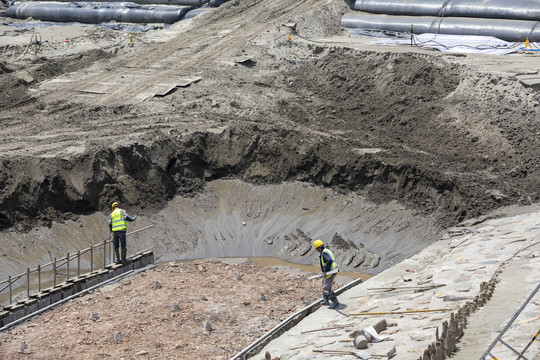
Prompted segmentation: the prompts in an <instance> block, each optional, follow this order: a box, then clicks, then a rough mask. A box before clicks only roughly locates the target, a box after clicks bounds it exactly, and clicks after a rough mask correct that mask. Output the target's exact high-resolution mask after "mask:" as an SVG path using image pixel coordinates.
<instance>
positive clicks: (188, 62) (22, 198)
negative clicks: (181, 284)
mask: <svg viewBox="0 0 540 360" xmlns="http://www.w3.org/2000/svg"><path fill="white" fill-rule="evenodd" d="M346 11H348V8H347V5H346V3H345V2H343V1H341V0H309V1H307V0H303V1H294V2H291V1H286V0H275V1H260V0H242V1H236V0H235V1H231V2H230V3H229V4H228V5H225V6H224V7H223V9H220V12H219V13H217V12H216V13H213V14H208V15H207V16H205V17H202V18H201V19H197V20H194V21H193V23H192V24H190V25H189V26H186V27H182V26H179V27H176V28H175V27H174V26H172V27H170V28H168V29H161V30H156V31H155V32H152V33H151V34H150V33H149V34H147V35H143V34H141V35H140V38H138V39H137V41H136V45H135V46H133V47H128V46H124V45H122V42H124V43H125V39H123V38H122V36H121V35H118V33H114V32H111V31H107V30H104V29H87V30H81V29H79V30H80V31H81V32H84V35H76V36H75V35H73V37H71V38H69V42H68V43H66V42H64V41H62V40H60V41H57V39H52V36H51V40H50V41H49V40H48V37H47V39H45V38H44V41H43V46H42V48H41V49H42V50H41V52H40V54H39V56H36V58H31V57H26V58H21V59H18V57H19V56H20V55H21V53H22V51H23V50H24V47H25V45H26V44H28V41H27V40H26V39H25V40H24V41H21V39H20V37H21V36H22V35H24V34H30V33H32V30H26V29H25V30H20V31H19V30H16V31H14V30H13V29H9V30H5V27H1V28H0V29H1V30H3V31H5V34H9V35H12V36H13V37H14V38H16V37H19V41H18V43H17V44H7V45H6V43H5V42H3V41H4V40H5V39H9V38H10V37H9V36H4V37H3V39H2V41H0V55H1V56H2V57H1V58H0V95H2V96H1V99H0V137H1V138H2V142H0V188H1V190H2V191H1V192H0V240H1V242H2V248H1V249H0V252H1V254H0V259H1V260H0V278H5V277H7V276H9V275H14V274H19V273H22V272H24V271H25V270H26V268H27V267H33V266H35V265H36V264H40V263H46V262H49V261H50V256H57V257H59V256H65V254H66V253H67V252H74V251H76V250H79V249H82V248H85V247H88V246H89V245H92V244H95V243H98V242H100V241H102V240H103V239H107V238H109V234H108V231H107V225H106V224H107V215H108V213H109V211H110V210H109V209H110V204H111V203H112V201H120V202H121V204H122V206H123V207H124V208H125V209H127V210H128V212H129V213H130V214H136V215H138V216H139V218H138V220H137V222H136V223H135V224H132V227H131V229H132V230H136V229H138V228H142V227H144V226H146V225H150V224H156V226H155V227H153V228H152V229H150V230H147V231H145V232H141V233H138V234H136V235H133V236H132V237H130V238H129V251H130V252H136V251H138V250H142V249H146V248H150V247H152V248H153V249H154V252H155V254H156V256H161V258H160V259H161V260H172V259H189V258H202V257H228V256H232V257H238V256H242V257H249V256H275V257H280V258H282V259H284V260H288V261H293V262H297V263H302V264H312V263H313V262H314V261H316V259H315V257H314V255H315V254H314V253H313V250H312V249H311V246H310V244H311V243H312V240H313V239H314V238H322V239H323V240H324V241H326V242H328V243H330V244H331V246H332V248H334V249H337V251H336V253H337V254H338V256H339V261H340V262H341V263H343V264H346V265H345V268H346V269H349V270H357V271H362V272H371V273H378V272H380V271H382V270H383V269H386V268H388V267H390V266H391V265H392V264H395V263H397V262H399V261H400V260H402V259H404V258H406V257H408V256H410V255H412V254H415V253H417V252H418V251H419V250H420V249H422V248H424V247H426V246H427V245H429V244H430V243H432V242H434V241H437V240H438V238H439V237H438V234H439V232H440V231H441V230H442V229H445V228H448V227H450V226H453V225H455V224H458V223H459V222H460V221H462V220H466V219H470V218H474V217H476V216H478V215H482V214H486V213H488V212H489V211H490V210H493V209H496V208H499V207H503V206H506V205H522V204H531V203H534V202H537V201H538V200H539V198H540V193H539V190H538V189H540V161H539V160H538V159H540V156H539V155H540V154H539V153H538V149H540V137H538V134H540V125H539V122H538V120H537V119H538V118H539V117H538V103H540V101H539V95H538V93H537V92H536V91H535V90H534V88H529V87H526V86H525V85H524V84H522V83H520V82H519V81H518V80H517V79H516V77H515V75H516V74H517V73H518V72H523V71H530V68H527V67H526V66H523V68H519V69H518V68H517V67H518V66H517V65H516V64H517V61H516V62H515V60H516V58H512V57H508V58H504V59H499V58H497V59H492V58H489V59H487V60H482V59H481V60H478V59H477V58H475V57H473V56H471V57H469V56H466V57H460V56H446V55H440V54H438V53H435V52H431V51H425V50H422V49H409V48H407V49H393V48H392V49H390V48H384V49H383V50H381V48H377V49H374V47H369V46H367V47H365V46H364V47H362V46H361V45H358V44H353V43H352V42H340V41H338V42H337V43H335V42H333V41H332V40H330V39H331V38H332V37H334V36H339V35H344V34H343V33H342V32H341V29H340V28H339V22H340V19H341V16H342V15H343V13H344V12H346ZM20 22H21V23H24V22H25V21H20ZM28 22H29V23H30V22H31V20H28ZM290 23H296V25H297V26H296V29H297V34H295V35H294V36H293V40H292V41H288V40H286V37H287V33H288V30H287V29H288V28H287V27H286V26H283V25H284V24H290ZM6 31H7V32H6ZM43 31H45V30H43ZM34 33H35V31H34ZM296 35H298V36H296ZM319 39H322V40H319ZM88 44H90V45H91V46H94V47H95V48H97V49H98V50H96V49H94V50H91V51H88V48H89V47H87V45H88ZM91 46H90V48H91ZM355 48H356V49H355ZM533 59H534V58H533ZM518 60H520V61H521V60H522V58H518ZM471 64H472V65H471ZM474 64H476V65H477V66H475V65H474ZM520 64H523V63H521V62H520ZM520 66H521V65H520ZM534 66H536V65H534ZM505 69H506V70H505ZM508 69H511V70H508ZM505 71H506V72H505ZM186 79H198V80H196V81H194V82H193V83H191V84H190V85H189V86H186V87H181V86H176V85H178V84H180V83H182V82H184V81H185V80H186ZM161 82H167V84H166V85H168V86H173V91H170V92H167V93H166V94H165V95H161V96H151V95H148V94H147V93H145V91H147V90H148V86H151V85H153V84H157V83H161ZM169 82H170V83H169ZM107 84H108V85H107ZM141 99H142V100H141ZM244 223H245V225H244ZM49 252H50V255H49ZM210 264H211V266H208V265H205V263H204V262H201V263H197V269H191V270H194V271H193V276H194V277H196V276H199V278H198V279H201V278H202V279H204V281H200V280H199V284H201V283H204V284H203V286H201V288H200V289H198V290H201V291H202V292H206V291H213V289H212V288H213V287H214V285H215V284H220V280H221V279H222V272H223V269H224V268H225V267H224V266H223V265H222V264H221V263H217V262H216V263H213V262H211V263H210ZM244 265H245V264H244ZM207 266H208V267H211V268H212V271H210V273H206V267H207ZM186 268H187V269H190V266H186ZM199 268H200V270H199ZM226 268H227V269H226V271H225V272H226V273H227V276H228V278H227V280H234V277H233V276H234V275H235V274H236V271H245V269H248V268H249V267H246V266H244V267H242V266H238V267H235V266H230V267H226ZM174 269H175V268H174V267H171V268H170V269H165V270H164V272H162V273H159V272H158V273H156V274H154V273H152V276H151V277H152V280H153V279H159V277H160V276H163V277H166V274H169V273H171V272H176V270H174ZM241 269H244V270H241ZM202 270H204V271H205V272H204V273H203V272H202ZM249 271H250V272H252V273H254V274H256V273H258V272H259V271H261V270H260V269H256V270H255V267H253V269H249ZM264 271H265V272H266V273H265V274H264V275H257V276H254V277H253V279H251V281H252V282H253V283H252V284H256V285H259V282H260V276H264V277H265V278H266V277H267V276H268V272H269V269H265V270H264ZM169 275H170V274H169ZM207 275H208V276H207ZM181 276H182V274H179V278H180V277H181ZM149 277H150V276H149ZM277 278H279V277H277V276H276V279H277ZM208 279H211V282H210V281H207V280H208ZM147 280H148V279H147ZM178 281H181V280H178ZM293 281H296V282H297V283H302V282H304V280H303V279H300V278H295V279H292V280H291V283H288V284H287V285H286V287H289V285H290V284H294V282H293ZM276 282H277V280H276ZM246 283H247V282H246ZM149 284H150V285H151V284H153V282H148V283H145V282H144V281H143V282H141V284H138V285H140V286H142V287H141V288H140V289H142V291H143V292H145V293H148V287H147V286H150V285H149ZM239 284H240V283H239V282H237V281H236V280H235V281H231V282H230V283H229V285H225V286H226V287H229V286H230V287H231V288H232V287H233V286H237V285H239ZM196 285H197V284H195V285H193V286H196ZM246 285H250V284H246ZM261 285H266V286H267V287H268V288H270V287H273V285H274V283H272V282H270V283H269V284H261ZM315 285H317V286H315ZM315 285H314V286H313V289H312V288H309V287H308V286H305V288H304V290H303V292H304V294H309V296H305V299H310V301H311V300H313V299H311V298H310V297H313V298H314V297H315V296H316V295H315V291H318V290H314V289H315V288H317V289H318V284H315ZM176 286H177V285H176V284H173V285H171V287H170V288H169V290H171V289H172V290H174V291H171V293H172V295H174V296H176V291H177V288H176ZM284 286H285V285H284ZM120 287H126V289H127V290H129V289H128V288H129V284H127V283H125V284H121V285H120ZM237 289H238V290H236V291H239V292H241V295H242V299H241V301H239V302H238V301H237V300H238V299H236V297H234V298H231V300H230V301H228V300H227V301H226V302H225V303H223V304H222V305H221V306H222V309H225V308H228V307H229V306H230V302H235V304H236V305H238V306H239V307H235V308H234V309H235V311H237V312H236V313H233V314H231V317H230V318H231V319H236V318H237V317H238V314H239V312H240V311H245V309H246V308H245V307H246V306H247V305H245V304H249V303H251V304H257V306H256V307H258V308H261V309H263V310H264V309H265V308H266V307H268V306H269V305H270V303H271V302H272V303H273V301H269V302H268V303H266V304H265V305H264V306H262V305H261V304H259V303H258V302H253V299H252V298H251V297H250V296H251V295H253V294H256V293H255V292H253V288H252V287H238V288H237ZM181 290H184V289H181ZM226 290H228V288H227V289H226ZM272 290H274V289H272ZM289 290H290V291H289ZM289 290H287V291H289V295H290V298H289V297H288V298H284V299H281V298H282V296H276V298H275V301H276V303H275V306H276V309H279V310H280V311H281V312H278V314H277V315H278V316H275V317H274V318H272V320H271V321H272V323H271V324H269V323H267V322H266V320H265V319H266V318H267V317H268V313H267V312H261V313H260V314H259V313H258V314H257V315H253V313H252V315H251V316H252V318H251V319H250V321H244V322H238V323H237V324H236V325H237V326H236V327H234V328H232V330H230V332H227V333H216V334H220V340H224V341H225V342H227V343H230V342H231V341H233V340H232V339H236V338H239V339H240V340H239V341H238V342H235V344H234V346H232V345H230V344H228V345H227V346H226V349H225V347H224V348H223V349H217V351H218V352H220V356H222V358H228V357H227V355H230V354H231V353H234V352H236V351H239V350H240V349H241V348H243V347H244V346H245V345H246V344H248V343H249V342H250V341H253V339H255V338H257V337H258V336H260V335H261V331H263V330H261V329H268V327H269V326H270V327H271V326H272V325H273V324H275V323H276V322H278V321H280V317H281V315H282V314H286V313H288V312H290V311H289V310H292V307H288V306H289V305H287V306H283V305H281V304H289V303H291V304H292V303H293V302H295V301H296V300H298V299H297V290H298V288H297V287H296V288H295V287H294V286H290V289H289ZM179 292H180V291H179ZM229 295H231V294H229ZM233 295H234V294H233ZM128 297H132V295H129V294H128ZM99 300H100V299H99V297H96V299H95V300H94V299H92V300H91V301H92V302H93V301H95V302H96V303H97V302H98V301H99ZM116 300H118V302H117V303H116V305H117V306H118V308H124V307H125V304H123V303H122V301H123V300H122V299H120V298H118V299H116ZM132 300H133V301H136V300H137V301H138V300H139V299H138V298H137V297H135V298H133V299H132ZM182 300H183V299H182ZM191 300H193V301H194V303H195V304H196V305H201V306H203V307H204V306H205V305H204V304H205V303H206V301H207V300H208V299H207V298H206V294H201V295H200V297H195V298H194V299H191ZM211 300H212V301H216V300H215V299H211ZM84 301H90V300H84ZM145 301H146V300H145ZM161 301H162V302H164V303H165V302H167V301H178V299H177V298H174V297H172V298H162V300H161ZM278 301H282V303H279V302H278ZM295 304H296V306H302V304H301V303H295ZM133 305H134V306H135V305H137V306H138V305H139V304H133ZM160 305H162V304H160ZM77 306H79V305H77ZM80 306H81V309H82V308H83V307H84V305H83V304H80ZM106 308H109V303H108V302H107V305H106ZM67 309H68V308H66V309H63V310H62V311H68V310H67ZM77 309H79V308H78V307H77ZM194 309H195V308H194ZM216 309H218V310H219V311H221V309H220V308H219V307H216ZM240 309H242V310H240ZM109 310H110V311H111V312H112V313H114V312H115V310H112V309H109ZM81 311H83V310H81ZM104 311H105V310H104ZM270 311H272V309H270ZM186 313H187V314H188V315H189V316H191V315H193V314H189V312H186ZM196 313H197V311H195V312H194V314H195V315H193V316H192V317H193V319H192V320H194V321H195V324H198V325H202V323H201V321H203V320H206V319H204V318H198V317H197V315H196ZM50 315H51V318H53V319H54V318H55V317H57V318H60V319H61V318H63V316H60V315H61V314H60V315H59V314H53V312H51V313H50ZM109 316H111V317H113V316H114V314H110V315H109ZM152 317H154V315H153V314H152ZM165 318H169V314H165V315H164V316H163V319H165ZM212 319H214V318H212ZM227 319H228V318H227ZM73 321H74V323H75V322H76V321H79V319H76V320H73ZM235 321H236V320H235ZM245 323H249V324H251V326H252V327H253V329H251V328H250V327H248V329H246V326H245ZM118 324H119V325H118V326H120V327H122V328H124V327H125V324H123V323H122V319H119V322H118ZM224 324H225V323H224ZM57 325H58V326H59V327H61V328H62V329H64V328H65V327H64V326H63V324H61V323H58V324H57ZM198 325H193V327H192V329H196V328H197V326H198ZM228 325H230V324H227V326H225V325H223V329H225V328H227V329H229V326H228ZM49 326H51V328H52V327H53V325H51V324H49V325H48V326H47V328H48V327H49ZM133 326H135V325H133ZM136 326H139V325H136ZM164 326H165V325H164V323H163V322H160V326H159V328H163V327H164ZM44 327H45V326H44ZM200 328H202V327H201V326H200V327H199V330H200ZM168 329H169V330H170V333H167V336H165V335H163V337H170V338H171V339H172V338H173V336H169V335H170V334H174V337H176V336H177V335H178V336H182V335H183V334H184V333H185V334H187V335H186V338H185V339H184V340H185V344H184V345H185V346H187V347H189V349H190V352H186V353H187V354H189V355H188V356H190V357H192V358H193V359H196V358H197V356H196V355H195V354H202V353H201V351H200V349H197V348H196V347H197V346H199V341H196V342H194V341H193V338H192V337H191V333H190V332H189V331H188V332H186V331H185V329H182V328H177V327H174V328H172V327H171V328H168ZM47 330H48V329H47ZM109 330H110V329H109ZM21 331H26V330H21ZM70 331H71V330H70ZM194 331H195V330H194ZM246 331H247V332H246ZM195 332H196V333H198V334H199V333H200V331H195ZM51 333H53V332H52V331H51ZM150 333H151V335H152V336H150V337H155V338H160V337H162V335H160V334H159V332H150ZM239 333H241V335H240V336H237V335H238V334H239ZM54 334H58V333H54ZM155 334H157V335H155ZM102 335H103V334H102V333H96V334H95V339H102V340H103V341H104V342H106V341H107V340H105V337H104V336H102ZM111 335H112V333H111ZM199 335H200V334H199ZM13 336H14V338H13V339H14V341H15V340H16V339H18V338H17V337H18V336H19V335H18V334H13ZM21 336H22V335H21ZM54 337H55V340H54V345H53V346H50V348H49V349H48V350H47V351H49V350H50V351H52V352H54V354H55V355H51V356H53V357H54V356H56V357H66V356H68V354H72V353H71V350H70V349H73V348H77V347H79V346H81V345H80V344H79V343H77V344H76V343H74V342H73V341H70V344H69V346H71V348H69V346H63V345H61V344H56V341H60V340H63V338H64V337H63V336H58V335H56V336H54ZM87 337H88V336H87V335H86V333H85V334H84V336H83V338H81V340H80V341H85V343H86V340H87ZM10 339H11V338H10ZM209 339H210V338H209ZM154 340H155V339H154V338H152V339H148V340H144V346H145V347H147V346H148V347H149V348H150V349H162V345H163V344H161V343H160V342H157V343H155V342H154ZM90 341H92V340H90ZM96 341H97V340H96ZM6 343H9V344H10V345H13V346H16V345H18V343H16V342H13V341H11V340H8V341H7V342H6ZM51 344H53V343H52V342H51ZM178 344H180V345H181V346H184V345H183V343H181V342H179V343H178ZM178 344H176V345H174V346H171V348H170V349H174V350H171V352H170V353H171V354H173V355H171V356H177V355H176V354H177V350H178V346H179V345H178ZM212 344H213V345H215V344H216V342H215V340H212V341H210V342H209V343H208V345H205V344H202V345H201V346H202V347H205V348H207V349H211V348H212V346H213V345H212ZM49 345H50V344H49ZM106 345H107V344H106ZM13 346H12V347H13ZM107 346H108V345H107ZM224 346H225V345H224ZM40 347H41V349H45V348H46V347H47V346H45V345H37V348H38V349H39V348H40ZM89 347H94V344H92V343H91V342H90V345H89ZM130 347H131V344H130V343H129V342H126V343H125V344H124V350H121V351H122V353H123V354H128V351H130ZM214 347H215V346H214ZM61 349H68V350H66V352H65V353H64V352H63V351H64V350H61ZM183 349H186V348H183ZM12 350H13V354H15V353H17V349H12ZM57 350H58V351H57ZM142 350H146V349H142ZM89 351H96V350H95V349H89ZM97 351H102V350H97ZM103 351H104V352H105V353H106V352H107V350H103ZM117 351H120V350H117ZM124 351H126V352H124ZM181 351H185V350H181ZM158 352H160V350H158ZM115 354H117V355H119V353H115ZM94 355H95V354H94ZM15 356H16V355H15ZM21 356H22V355H21ZM88 356H92V352H90V353H89V355H88ZM119 356H121V355H119ZM133 356H135V355H133ZM200 356H201V357H200V358H208V357H209V356H210V357H214V358H218V357H217V355H216V354H213V355H200ZM156 358H159V356H156ZM161 358H163V356H162V357H161ZM171 358H173V357H171Z"/></svg>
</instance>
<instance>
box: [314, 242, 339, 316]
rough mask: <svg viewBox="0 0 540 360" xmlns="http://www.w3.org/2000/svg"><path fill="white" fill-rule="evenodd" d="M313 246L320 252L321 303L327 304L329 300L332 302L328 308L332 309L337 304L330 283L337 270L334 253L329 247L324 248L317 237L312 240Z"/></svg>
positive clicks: (332, 281)
mask: <svg viewBox="0 0 540 360" xmlns="http://www.w3.org/2000/svg"><path fill="white" fill-rule="evenodd" d="M313 247H314V248H315V250H317V251H318V252H319V253H320V256H319V261H320V264H321V277H322V278H323V279H322V290H323V305H328V304H329V302H328V301H329V300H330V301H331V302H332V304H331V305H330V306H329V307H328V308H329V309H334V308H336V307H337V306H339V302H338V299H337V296H336V294H334V292H333V291H332V284H333V283H334V278H335V277H336V274H337V272H338V271H339V266H338V264H337V262H336V257H335V256H334V253H332V251H330V250H329V249H325V247H324V243H323V242H322V241H321V240H319V239H317V240H315V241H314V242H313ZM329 272H331V273H332V274H328V275H327V273H329Z"/></svg>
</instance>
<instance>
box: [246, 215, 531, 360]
mask: <svg viewBox="0 0 540 360" xmlns="http://www.w3.org/2000/svg"><path fill="white" fill-rule="evenodd" d="M537 242H540V213H539V212H532V213H529V214H522V215H516V216H512V217H505V218H499V219H493V220H488V221H485V222H483V223H480V224H478V225H474V226H469V227H460V228H456V229H451V230H449V231H448V235H446V236H444V237H443V239H442V240H440V241H438V242H436V243H434V244H433V245H431V246H430V247H428V248H426V249H424V250H423V251H422V252H420V253H419V254H417V255H415V256H413V257H411V258H409V259H407V260H405V261H403V262H401V263H400V264H398V265H396V266H394V267H392V268H391V269H388V270H386V271H384V272H382V273H380V274H379V275H377V276H375V277H373V278H371V279H369V280H368V281H366V282H364V283H363V284H360V285H358V286H356V287H354V288H352V289H351V290H349V291H347V292H346V293H344V294H342V295H341V296H340V298H339V300H340V302H341V303H342V304H343V305H342V306H341V307H340V308H338V309H336V310H330V309H327V308H326V307H322V308H320V309H319V310H317V311H316V312H314V313H313V314H311V315H309V316H308V317H306V318H305V319H304V320H302V321H301V322H300V323H299V324H298V325H296V326H295V327H294V328H292V329H290V330H289V331H287V332H286V333H284V334H283V335H281V336H280V337H279V338H277V339H274V340H273V341H271V342H270V343H269V344H267V345H266V346H265V347H264V348H263V350H262V351H261V352H260V353H259V354H258V355H256V356H254V357H253V358H254V359H265V354H266V352H268V353H269V354H270V355H271V357H272V358H277V357H280V359H281V360H288V359H290V360H301V359H337V358H339V359H344V360H346V359H355V358H357V357H355V356H354V355H352V354H350V355H348V354H339V355H336V354H322V353H319V352H314V351H313V350H322V349H324V350H330V349H333V350H351V351H356V350H358V349H356V348H355V347H354V345H353V339H352V338H351V337H350V335H351V334H352V332H353V331H355V330H361V329H364V328H365V327H367V326H369V325H374V324H376V323H377V322H378V321H380V320H386V321H387V323H388V324H389V325H393V326H389V327H388V328H387V329H386V330H385V331H382V332H381V334H380V335H382V336H387V339H386V340H384V341H382V342H379V343H370V344H369V346H368V348H367V349H366V350H367V351H368V352H369V353H370V354H373V355H375V354H386V353H387V352H388V351H390V350H391V349H392V348H394V347H395V348H396V350H397V353H396V356H395V357H394V358H395V359H403V360H408V359H419V358H421V357H422V356H423V355H424V352H425V351H426V349H428V348H429V346H430V345H432V344H434V343H435V342H436V340H437V338H436V335H437V334H439V335H441V334H442V333H443V326H444V325H443V323H444V322H447V323H448V322H449V321H450V319H451V317H452V316H454V317H456V316H457V315H458V314H460V313H458V310H459V309H460V308H463V307H464V306H465V305H466V304H472V303H474V301H476V302H480V303H482V300H480V301H479V298H480V297H479V296H478V295H479V293H480V289H481V286H482V284H484V286H485V285H486V284H487V283H488V282H490V280H492V279H495V278H497V279H499V278H504V279H506V280H504V281H514V282H515V284H516V286H515V292H513V294H512V295H511V296H512V297H515V298H516V301H515V302H514V303H518V304H521V303H523V301H525V299H527V298H528V297H529V295H530V294H531V292H532V291H533V290H534V289H535V288H536V287H537V285H538V283H539V282H540V261H538V256H540V245H538V244H536V243H537ZM527 247H528V248H527ZM516 261H519V262H520V264H521V265H520V266H521V268H523V269H525V270H527V271H526V273H527V275H526V276H520V278H519V279H513V278H512V276H504V277H501V274H502V273H504V271H505V269H506V268H508V264H510V263H513V262H516ZM506 275H512V274H506ZM508 279H509V280H508ZM413 287H416V288H413ZM418 287H422V288H423V289H425V290H424V291H421V292H417V290H418ZM380 288H393V289H380ZM484 289H485V287H484ZM496 289H497V286H495V292H496V291H497V290H496ZM489 297H490V296H488V298H489ZM487 304H489V300H488V301H487ZM486 307H487V306H486ZM433 309H444V310H442V311H436V312H410V313H406V314H395V313H394V314H380V315H363V316H360V315H353V314H355V313H362V312H388V311H391V312H400V311H401V312H402V311H422V310H424V311H425V310H433ZM481 309H482V307H479V309H478V311H481ZM507 310H508V311H507V314H508V315H505V316H503V315H501V314H494V316H495V317H497V316H500V319H497V318H495V319H494V321H495V322H496V324H497V325H496V328H495V329H492V328H488V329H485V334H483V335H482V336H481V338H482V339H481V340H480V341H479V343H478V345H476V346H477V347H478V350H477V353H480V354H482V353H483V352H484V351H485V350H486V349H487V348H488V346H489V345H490V344H491V342H492V341H493V340H494V339H495V337H496V336H497V334H498V332H499V331H500V330H502V329H503V328H504V326H505V325H506V323H507V322H508V320H509V319H510V317H511V316H512V314H513V313H514V312H515V310H517V308H515V307H513V308H510V309H507ZM539 314H540V294H538V296H536V297H535V298H534V299H533V301H531V303H530V305H529V306H527V308H526V309H525V311H524V312H523V313H522V315H521V316H520V317H519V318H518V319H517V321H516V323H515V326H513V327H512V328H511V329H510V330H509V331H508V335H507V337H505V338H507V342H509V343H511V344H512V346H515V347H516V348H517V349H519V351H521V350H523V348H524V347H525V346H526V345H527V343H528V342H530V340H531V338H532V337H533V336H534V335H535V334H536V332H537V331H538V330H539V329H540V327H539V324H540V316H539ZM338 326H345V327H342V328H338V329H329V330H323V331H313V332H308V331H312V330H319V329H324V328H330V327H338ZM306 332H307V333H306ZM465 336H466V335H465ZM539 342H540V340H538V341H537V342H536V344H535V343H533V345H531V348H530V349H529V350H528V354H535V353H540V351H539V350H538V349H539V348H540V347H539V344H538V343H539ZM457 347H458V348H459V343H458V344H457ZM497 352H498V353H497ZM495 353H496V355H497V357H498V358H499V359H507V358H515V356H514V357H512V355H511V352H510V350H508V349H506V348H502V347H497V348H495V349H494V354H495ZM457 354H459V352H458V353H457ZM457 354H456V355H457ZM531 358H532V356H531ZM469 360H470V359H469Z"/></svg>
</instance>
